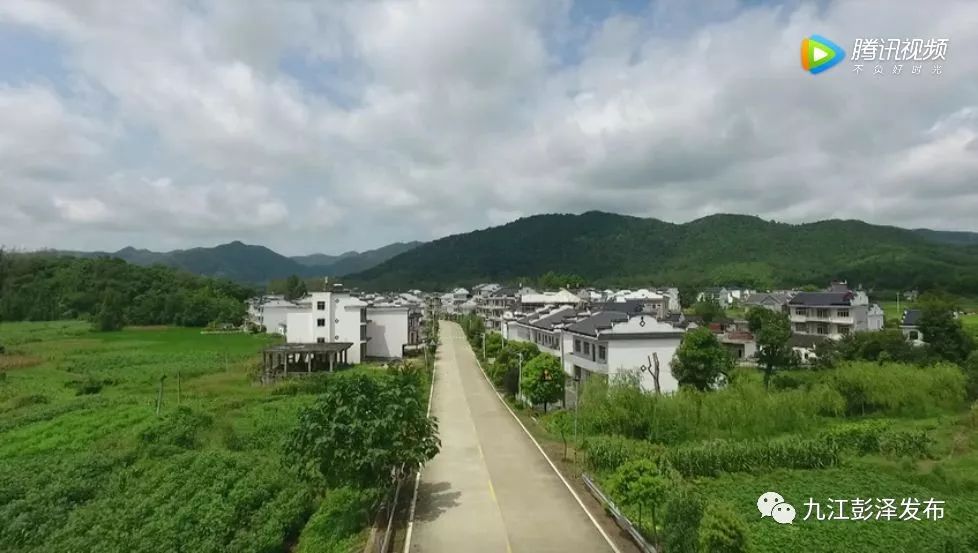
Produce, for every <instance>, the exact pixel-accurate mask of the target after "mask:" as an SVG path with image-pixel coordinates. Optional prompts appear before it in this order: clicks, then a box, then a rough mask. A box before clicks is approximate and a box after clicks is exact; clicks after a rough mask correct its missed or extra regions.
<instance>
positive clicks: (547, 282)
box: [537, 271, 587, 289]
mask: <svg viewBox="0 0 978 553" xmlns="http://www.w3.org/2000/svg"><path fill="white" fill-rule="evenodd" d="M537 282H538V284H539V286H540V287H541V288H544V289H556V288H583V287H584V286H586V284H587V281H586V280H584V278H583V277H581V276H579V275H575V274H558V273H555V272H553V271H547V272H546V273H544V274H543V275H541V276H540V278H539V279H538V280H537Z"/></svg>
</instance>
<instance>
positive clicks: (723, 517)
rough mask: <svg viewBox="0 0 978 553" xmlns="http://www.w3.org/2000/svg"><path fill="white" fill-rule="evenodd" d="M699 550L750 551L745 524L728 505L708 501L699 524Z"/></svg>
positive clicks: (740, 552) (732, 552)
mask: <svg viewBox="0 0 978 553" xmlns="http://www.w3.org/2000/svg"><path fill="white" fill-rule="evenodd" d="M700 550H701V551H709V552H710V553H744V552H746V551H750V540H749V539H748V530H747V524H746V523H745V522H744V520H743V519H741V518H740V517H739V516H738V515H737V514H736V513H735V512H734V510H733V509H731V508H730V507H729V506H727V505H724V504H719V503H710V504H709V505H707V507H706V511H705V512H704V513H703V522H702V524H700Z"/></svg>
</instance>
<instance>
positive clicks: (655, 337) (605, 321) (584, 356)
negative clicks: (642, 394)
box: [561, 311, 683, 393]
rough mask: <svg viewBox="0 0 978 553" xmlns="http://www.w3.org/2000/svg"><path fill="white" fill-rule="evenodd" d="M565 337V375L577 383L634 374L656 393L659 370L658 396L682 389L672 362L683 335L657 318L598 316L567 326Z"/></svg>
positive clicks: (611, 313)
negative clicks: (673, 372) (675, 375)
mask: <svg viewBox="0 0 978 553" xmlns="http://www.w3.org/2000/svg"><path fill="white" fill-rule="evenodd" d="M561 336H562V340H563V350H564V356H563V366H564V371H565V372H566V373H567V374H568V375H570V376H571V377H573V378H575V379H580V381H586V380H587V379H589V378H594V377H601V378H610V379H614V378H616V377H618V376H620V375H634V376H635V377H637V378H638V380H639V383H640V384H641V387H642V389H643V390H646V391H650V392H651V391H656V384H655V379H654V377H653V372H654V370H655V368H656V366H657V365H658V372H659V378H658V391H660V392H662V393H669V392H674V391H676V390H678V389H679V383H678V382H677V381H676V379H675V378H674V377H673V376H672V361H673V357H674V356H675V354H676V350H677V349H678V348H679V343H680V342H681V341H682V337H683V330H682V329H679V328H676V327H674V326H672V325H671V324H669V323H667V322H664V321H659V320H656V318H655V317H654V316H652V315H649V314H644V313H638V314H635V313H632V314H626V313H621V312H616V311H599V312H596V313H592V314H590V315H589V316H587V317H585V318H582V319H580V320H577V321H575V322H573V323H570V324H568V325H566V326H565V327H564V328H563V330H562V333H561Z"/></svg>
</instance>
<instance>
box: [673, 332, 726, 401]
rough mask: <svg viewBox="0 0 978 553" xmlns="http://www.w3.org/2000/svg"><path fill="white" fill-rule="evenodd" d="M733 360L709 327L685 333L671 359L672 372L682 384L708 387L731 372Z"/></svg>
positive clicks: (697, 387)
mask: <svg viewBox="0 0 978 553" xmlns="http://www.w3.org/2000/svg"><path fill="white" fill-rule="evenodd" d="M733 365H734V363H733V359H731V358H730V354H729V353H728V352H727V349H726V348H724V347H723V344H721V343H720V341H719V340H717V337H716V336H714V335H713V333H712V332H710V330H709V329H708V328H697V329H694V330H691V331H689V332H687V333H686V335H685V336H684V337H683V342H682V344H680V345H679V349H678V350H677V351H676V357H675V359H673V362H672V375H673V376H674V377H675V378H676V381H677V382H679V384H680V385H682V386H690V387H693V388H696V389H697V390H701V391H705V390H709V389H710V388H711V387H712V386H714V385H715V384H716V383H717V381H718V380H719V378H720V376H721V375H724V376H726V375H729V374H730V370H731V369H733Z"/></svg>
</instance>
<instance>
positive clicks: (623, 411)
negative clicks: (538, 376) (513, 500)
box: [462, 295, 978, 553]
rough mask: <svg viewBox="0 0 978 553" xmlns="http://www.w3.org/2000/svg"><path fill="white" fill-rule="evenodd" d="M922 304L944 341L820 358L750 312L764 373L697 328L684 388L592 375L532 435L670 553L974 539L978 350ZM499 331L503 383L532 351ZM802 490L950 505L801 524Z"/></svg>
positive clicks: (947, 305)
mask: <svg viewBox="0 0 978 553" xmlns="http://www.w3.org/2000/svg"><path fill="white" fill-rule="evenodd" d="M687 297H688V296H687ZM917 307H918V308H921V309H923V310H924V315H923V316H922V318H921V326H922V328H921V331H922V333H923V334H924V335H925V336H928V335H930V336H936V337H938V338H937V339H934V340H932V341H931V343H930V344H928V345H926V346H920V347H914V346H913V345H911V344H909V343H907V342H906V340H905V339H904V337H903V335H902V334H901V333H900V332H899V331H898V330H896V329H894V330H886V331H884V332H878V333H860V334H855V335H852V336H850V337H847V338H845V339H843V340H841V341H839V342H837V343H832V344H828V345H827V346H825V347H823V348H821V349H820V351H819V361H818V363H817V364H815V365H812V366H803V365H800V364H799V360H798V359H797V358H795V357H794V356H793V354H792V353H791V351H790V349H788V348H784V347H783V341H784V340H786V339H787V336H786V333H785V332H783V326H784V325H783V323H784V321H783V320H781V317H780V316H778V315H775V314H764V313H751V312H747V313H745V316H746V317H747V318H748V320H749V321H750V323H751V327H752V330H753V331H754V332H755V335H756V336H763V339H764V341H765V347H769V348H771V351H770V352H769V355H768V356H767V357H765V358H764V359H762V360H761V362H760V363H759V366H758V367H757V368H735V367H733V365H732V363H731V362H730V360H729V359H727V358H724V356H723V355H724V351H723V348H722V347H718V344H715V343H713V342H714V341H715V340H710V336H708V334H709V333H708V332H706V331H701V332H699V331H696V332H691V333H690V334H689V335H688V336H687V337H686V342H685V343H684V344H683V347H682V348H680V351H679V352H678V355H677V357H678V359H677V361H678V363H677V368H678V371H679V374H678V375H677V376H681V378H679V380H680V382H681V389H680V391H679V392H678V393H675V394H671V395H661V396H660V395H655V394H653V393H649V392H644V391H642V390H641V389H640V388H639V387H638V383H637V381H635V380H633V379H628V378H622V379H616V380H614V381H611V382H608V381H603V380H601V379H590V380H589V381H588V382H587V384H586V385H585V386H584V388H583V391H582V394H581V398H580V403H579V407H578V409H577V410H576V412H575V411H574V410H570V411H565V410H557V411H553V412H551V413H549V414H544V413H540V414H541V415H542V417H541V418H540V426H539V430H540V431H541V432H542V433H543V434H544V435H545V436H549V437H550V439H552V440H553V441H554V442H556V443H557V444H560V447H562V448H563V449H564V451H565V454H564V458H565V460H566V461H567V462H573V463H576V465H577V466H578V467H579V469H580V470H581V471H583V472H587V473H589V474H591V475H592V476H593V477H594V478H595V479H596V481H597V482H598V483H599V485H600V486H601V487H602V489H604V490H605V492H606V493H608V494H609V495H610V496H611V497H612V499H613V500H614V501H615V503H616V504H617V505H618V506H619V507H620V508H622V509H623V510H624V512H625V513H626V514H627V515H628V517H629V518H630V519H631V520H632V521H633V522H635V523H636V524H637V525H638V526H639V528H640V529H641V531H642V533H643V535H644V536H645V537H646V539H647V540H648V541H649V542H651V543H656V544H658V545H659V546H660V548H661V549H662V550H664V551H666V552H667V553H671V552H676V551H679V552H700V553H704V552H707V551H734V552H739V551H772V552H773V551H801V550H804V551H816V552H830V551H854V550H873V551H878V550H884V549H885V550H893V551H918V552H951V551H955V552H957V551H962V552H963V551H974V550H978V522H976V521H978V403H976V401H978V351H976V348H975V341H974V339H973V335H972V334H971V333H970V332H969V329H968V327H967V326H966V324H963V323H965V322H966V321H963V320H962V319H961V318H960V317H959V318H955V317H954V316H952V315H951V313H952V311H953V310H954V307H955V306H954V302H953V301H951V300H949V298H947V297H944V296H939V295H930V296H923V297H922V298H921V299H920V300H919V301H918V302H917ZM701 310H702V311H703V312H706V311H707V308H705V307H701ZM469 319H471V320H468V321H466V320H464V319H463V321H462V324H463V327H464V328H465V329H466V331H467V334H469V336H470V340H471V341H472V343H473V349H474V350H476V351H477V353H478V354H480V355H481V352H480V351H479V350H480V348H481V345H482V337H481V335H480V333H481V330H480V329H479V327H478V324H477V323H478V321H476V320H475V318H474V317H470V318H469ZM500 342H501V341H500V340H499V338H498V336H494V335H493V334H490V335H488V336H487V337H486V344H487V347H486V351H487V353H486V357H487V358H489V362H487V363H485V364H484V366H485V367H486V370H487V372H489V374H490V375H493V380H494V381H495V382H496V383H497V385H499V386H500V387H501V388H502V389H503V390H507V391H510V390H514V389H515V388H512V387H510V388H508V389H507V381H508V380H514V377H513V376H508V375H509V374H510V367H509V363H508V361H509V355H511V354H510V353H508V351H514V352H518V351H524V350H525V355H526V354H527V353H526V352H532V349H533V347H532V346H531V345H528V344H524V343H512V344H507V345H506V346H505V347H502V345H501V343H500ZM489 344H492V345H491V346H490V345H489ZM490 354H494V355H490ZM525 377H526V374H525V373H524V378H525ZM575 419H576V428H577V430H576V432H575V431H574V430H573V429H574V426H575ZM571 459H573V461H571ZM771 490H775V491H777V492H778V493H780V494H782V495H783V496H784V497H785V499H786V500H787V501H788V502H790V503H792V504H793V505H794V507H795V509H796V511H797V518H796V519H795V520H794V523H793V524H784V525H782V524H778V523H776V522H774V521H773V520H771V519H770V518H761V517H760V515H759V513H758V512H757V508H756V502H757V498H758V496H760V495H761V494H762V493H764V492H767V491H771ZM809 498H812V499H814V500H815V501H818V502H821V503H822V504H823V505H828V504H829V503H830V499H832V498H835V499H838V498H847V499H853V498H898V501H899V498H918V499H919V500H921V501H926V500H928V499H931V498H934V499H937V500H942V501H944V502H945V511H944V516H943V518H942V519H941V520H938V521H934V520H922V521H876V520H870V521H859V522H854V521H844V520H841V521H840V520H830V521H817V520H814V519H810V520H804V517H805V515H806V514H807V509H806V508H805V502H806V501H808V500H809Z"/></svg>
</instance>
